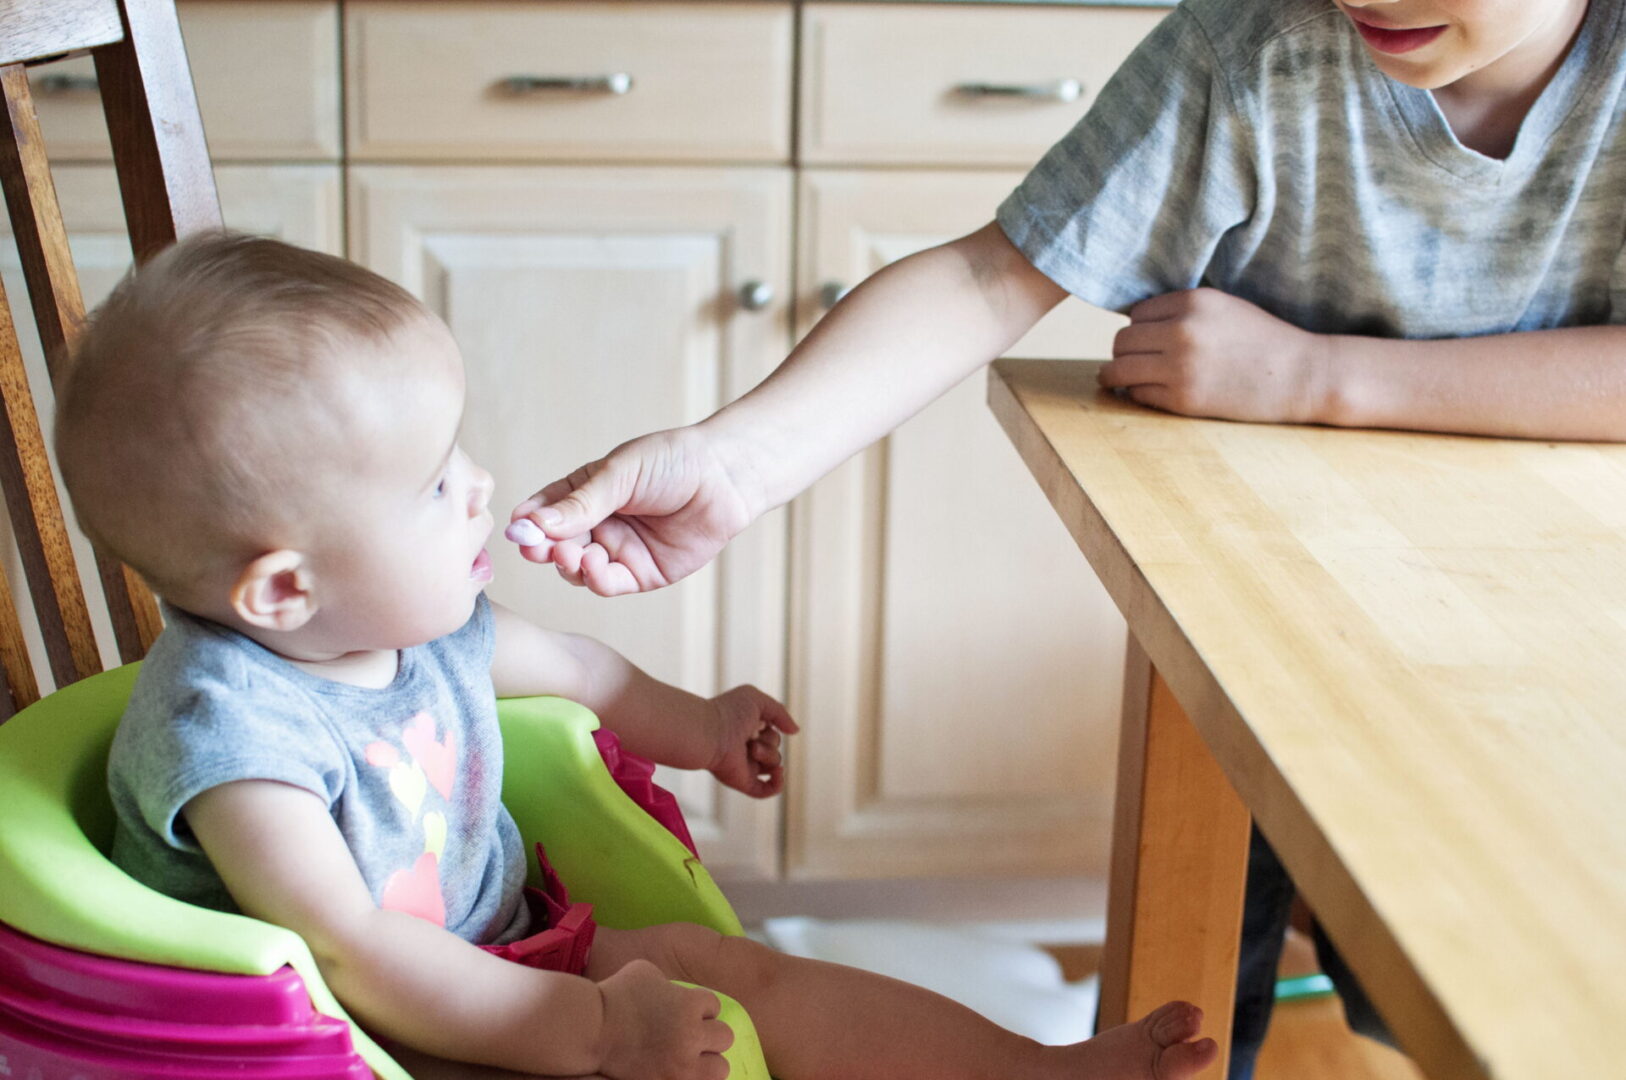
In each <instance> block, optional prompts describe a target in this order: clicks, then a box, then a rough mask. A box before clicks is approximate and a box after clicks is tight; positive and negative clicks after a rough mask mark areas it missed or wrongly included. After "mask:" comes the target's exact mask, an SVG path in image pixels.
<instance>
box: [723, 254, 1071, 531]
mask: <svg viewBox="0 0 1626 1080" xmlns="http://www.w3.org/2000/svg"><path fill="white" fill-rule="evenodd" d="M1065 296H1066V293H1065V291H1063V290H1062V289H1061V287H1060V286H1058V285H1056V284H1055V283H1054V282H1052V281H1051V280H1050V279H1049V278H1047V277H1045V276H1044V274H1042V273H1040V272H1039V271H1038V270H1036V269H1034V267H1033V265H1032V264H1031V263H1029V262H1028V260H1027V259H1026V258H1024V257H1023V255H1022V254H1021V252H1019V251H1017V249H1016V248H1015V247H1013V246H1012V245H1011V243H1010V241H1009V240H1007V239H1006V238H1005V234H1004V233H1003V232H1001V231H1000V229H999V226H997V225H993V224H990V225H987V226H985V227H984V228H982V229H980V230H978V231H977V232H975V233H972V234H971V235H970V236H966V237H962V238H961V239H959V240H956V241H953V242H952V243H949V244H944V245H942V246H940V247H935V248H931V249H929V250H927V251H923V252H920V253H918V254H915V255H911V256H910V257H908V258H906V259H902V260H900V261H898V262H896V263H893V264H891V265H890V266H887V267H886V268H885V269H883V270H881V271H880V272H878V273H876V274H875V275H874V276H872V277H870V278H868V279H867V280H865V281H864V282H863V283H862V284H861V285H859V286H858V287H857V288H855V289H854V290H853V291H852V293H851V294H849V295H848V296H847V297H845V298H844V299H843V300H842V301H841V303H840V304H839V305H837V307H836V308H835V310H833V311H832V312H831V313H830V314H829V315H827V316H825V317H824V319H823V320H821V321H820V322H819V324H818V325H817V326H816V327H814V329H813V331H812V332H811V333H810V334H808V336H807V338H806V340H804V341H803V342H802V344H801V345H799V346H797V348H796V350H795V351H794V352H792V353H791V355H790V356H789V358H787V359H786V360H785V362H784V363H783V364H781V365H780V366H779V368H778V369H777V370H775V371H774V373H773V374H771V375H770V376H768V378H767V379H765V380H763V382H762V383H761V385H759V386H757V387H756V388H755V389H754V390H752V391H751V392H750V393H748V394H746V395H745V396H744V397H742V398H740V399H739V400H738V401H736V402H734V403H733V404H731V405H728V406H727V407H726V408H724V409H722V410H721V411H719V412H718V413H717V414H716V415H714V416H713V417H711V418H710V419H709V420H706V421H704V422H703V423H702V425H701V426H702V427H703V428H708V429H710V431H711V432H712V434H713V436H714V437H715V438H716V440H717V442H718V444H719V445H723V446H729V447H732V448H734V453H735V455H736V456H737V457H738V458H740V459H741V460H742V461H748V462H749V463H750V464H749V469H750V471H752V472H753V473H754V474H755V475H756V476H757V477H758V478H759V479H760V484H761V490H760V494H759V497H760V499H761V500H762V504H761V505H759V506H757V507H754V508H753V509H754V510H755V512H756V513H757V514H760V513H762V512H764V511H765V510H767V509H770V508H772V507H774V506H778V505H780V504H781V503H784V502H786V501H787V500H789V499H790V498H791V497H792V496H794V495H796V494H798V493H799V492H801V491H802V490H803V489H804V488H806V487H807V486H808V485H809V484H811V483H812V482H813V481H814V480H816V479H818V478H819V477H820V476H823V475H824V474H825V473H827V472H829V471H830V470H831V469H833V468H835V466H837V465H838V464H840V463H841V462H842V461H844V460H846V459H847V458H848V457H851V456H852V455H853V454H855V453H857V452H858V451H859V450H861V449H863V448H864V447H866V446H868V445H869V444H870V443H872V442H874V441H875V440H877V439H879V438H881V437H882V436H883V435H885V434H886V433H887V432H889V431H891V430H892V429H893V428H895V427H897V426H898V425H899V424H901V423H902V422H903V421H904V420H906V419H908V418H909V417H911V416H913V415H914V414H915V413H917V412H919V411H920V410H921V409H922V408H924V407H925V406H926V405H927V404H929V403H930V402H931V401H933V400H934V399H935V398H937V397H938V396H939V395H940V394H942V393H943V392H944V391H946V390H948V389H949V388H950V387H952V386H953V385H954V384H955V383H957V382H959V381H960V380H961V379H963V378H965V377H966V376H967V375H969V374H971V373H972V372H973V371H975V370H977V369H978V368H979V367H982V366H983V365H985V364H987V363H990V362H991V361H992V360H994V359H995V358H996V357H998V356H999V355H1000V354H1001V353H1003V352H1004V351H1005V350H1006V349H1008V348H1010V346H1011V345H1013V344H1015V342H1016V341H1017V339H1019V338H1020V337H1021V336H1022V335H1023V334H1025V333H1026V332H1027V331H1028V330H1029V329H1030V328H1031V327H1032V326H1033V324H1034V323H1036V322H1038V321H1039V319H1040V318H1041V317H1043V315H1044V314H1045V313H1046V312H1048V311H1049V310H1050V309H1051V308H1053V307H1055V306H1056V304H1058V303H1060V302H1061V300H1062V299H1063V298H1064V297H1065Z"/></svg>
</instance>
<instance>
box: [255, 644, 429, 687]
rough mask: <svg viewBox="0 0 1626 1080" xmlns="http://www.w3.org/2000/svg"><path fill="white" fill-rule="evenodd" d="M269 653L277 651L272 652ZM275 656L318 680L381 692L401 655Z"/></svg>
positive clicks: (375, 652) (391, 679)
mask: <svg viewBox="0 0 1626 1080" xmlns="http://www.w3.org/2000/svg"><path fill="white" fill-rule="evenodd" d="M271 651H272V652H277V650H275V649H272V650H271ZM277 655H278V656H281V657H282V658H283V659H284V660H286V661H288V663H290V664H292V665H293V666H294V667H296V668H298V669H299V670H301V671H304V672H308V673H310V674H312V675H315V676H316V677H317V678H319V679H331V680H333V681H334V682H340V683H348V684H349V685H351V686H361V687H365V688H366V689H368V690H382V689H384V688H385V687H386V686H388V685H389V684H390V683H392V682H394V681H395V675H396V672H397V671H399V670H400V667H401V653H400V651H399V650H396V649H385V650H382V651H380V650H368V651H366V652H354V653H345V654H344V655H343V656H335V657H332V658H331V659H327V660H304V659H300V658H299V657H295V656H287V655H285V654H283V653H280V652H278V653H277Z"/></svg>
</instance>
